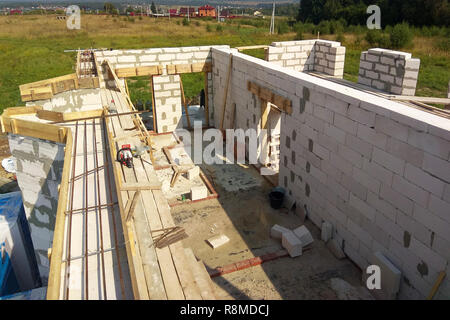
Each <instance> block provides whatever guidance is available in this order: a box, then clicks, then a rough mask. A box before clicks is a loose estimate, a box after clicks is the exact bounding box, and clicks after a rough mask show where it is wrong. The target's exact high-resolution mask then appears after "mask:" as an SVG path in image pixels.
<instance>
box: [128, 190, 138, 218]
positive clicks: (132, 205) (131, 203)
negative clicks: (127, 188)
mask: <svg viewBox="0 0 450 320" xmlns="http://www.w3.org/2000/svg"><path fill="white" fill-rule="evenodd" d="M140 195H141V191H140V190H137V191H136V192H135V193H134V195H133V199H128V201H127V205H126V206H125V221H127V222H128V221H130V219H131V217H132V216H133V212H134V209H135V208H136V204H137V201H138V199H139V197H140Z"/></svg>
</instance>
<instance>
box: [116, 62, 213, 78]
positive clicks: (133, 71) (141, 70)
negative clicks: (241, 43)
mask: <svg viewBox="0 0 450 320" xmlns="http://www.w3.org/2000/svg"><path fill="white" fill-rule="evenodd" d="M211 70H212V64H211V62H205V63H203V62H200V63H188V64H168V65H158V66H146V67H132V68H117V69H115V73H116V75H117V76H118V77H119V78H130V77H139V76H158V75H162V74H163V73H164V71H166V72H167V74H183V73H195V72H211Z"/></svg>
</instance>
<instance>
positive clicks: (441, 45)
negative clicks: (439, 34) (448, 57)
mask: <svg viewBox="0 0 450 320" xmlns="http://www.w3.org/2000/svg"><path fill="white" fill-rule="evenodd" d="M433 46H434V47H435V48H436V49H439V50H442V51H446V52H449V51H450V38H446V39H442V40H439V41H437V42H436V43H434V44H433Z"/></svg>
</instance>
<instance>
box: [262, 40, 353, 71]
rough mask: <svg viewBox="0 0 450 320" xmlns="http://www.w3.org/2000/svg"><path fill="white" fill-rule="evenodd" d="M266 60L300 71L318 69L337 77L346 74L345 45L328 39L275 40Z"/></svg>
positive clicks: (269, 48)
mask: <svg viewBox="0 0 450 320" xmlns="http://www.w3.org/2000/svg"><path fill="white" fill-rule="evenodd" d="M267 50H268V52H267V57H266V60H267V61H270V62H272V63H275V64H277V65H279V66H281V67H286V68H290V69H294V70H296V71H300V72H308V71H317V72H321V73H324V74H327V75H330V76H334V77H337V78H342V77H343V76H344V62H345V47H343V46H341V43H340V42H336V41H328V40H301V41H282V42H273V43H272V44H271V45H270V46H269V47H268V49H267Z"/></svg>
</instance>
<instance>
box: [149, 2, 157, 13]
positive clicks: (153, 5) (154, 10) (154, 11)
mask: <svg viewBox="0 0 450 320" xmlns="http://www.w3.org/2000/svg"><path fill="white" fill-rule="evenodd" d="M150 10H151V11H152V13H156V6H155V3H154V2H153V1H152V5H151V6H150Z"/></svg>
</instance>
